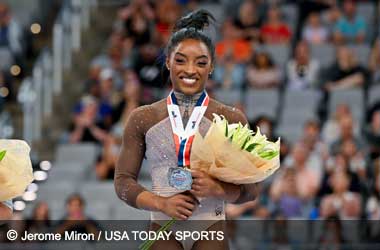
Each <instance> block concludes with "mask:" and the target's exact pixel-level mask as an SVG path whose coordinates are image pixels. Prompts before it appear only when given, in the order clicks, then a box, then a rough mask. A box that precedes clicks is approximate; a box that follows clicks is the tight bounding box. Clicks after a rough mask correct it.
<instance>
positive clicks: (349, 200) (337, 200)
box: [320, 172, 362, 219]
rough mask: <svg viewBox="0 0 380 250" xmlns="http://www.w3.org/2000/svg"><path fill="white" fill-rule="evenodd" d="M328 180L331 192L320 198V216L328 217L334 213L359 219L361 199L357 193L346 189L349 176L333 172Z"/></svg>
mask: <svg viewBox="0 0 380 250" xmlns="http://www.w3.org/2000/svg"><path fill="white" fill-rule="evenodd" d="M329 181H330V183H331V186H332V189H333V193H332V194H330V195H327V196H325V197H323V198H322V202H321V206H320V213H321V217H322V218H328V217H330V216H334V215H335V216H339V217H340V218H341V219H359V218H360V215H361V202H362V201H361V198H360V195H359V194H358V193H353V192H350V191H349V190H348V187H349V184H350V179H349V176H348V175H347V174H346V173H344V172H335V173H334V174H333V175H332V176H331V177H330V180H329Z"/></svg>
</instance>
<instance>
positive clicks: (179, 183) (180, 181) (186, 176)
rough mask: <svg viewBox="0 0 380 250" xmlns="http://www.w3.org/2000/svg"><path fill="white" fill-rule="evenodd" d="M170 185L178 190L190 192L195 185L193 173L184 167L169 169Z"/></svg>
mask: <svg viewBox="0 0 380 250" xmlns="http://www.w3.org/2000/svg"><path fill="white" fill-rule="evenodd" d="M168 179H169V185H170V186H171V187H175V188H176V189H178V190H183V191H185V190H190V189H191V184H193V178H192V177H191V172H190V171H189V170H187V169H185V168H183V167H176V168H169V172H168Z"/></svg>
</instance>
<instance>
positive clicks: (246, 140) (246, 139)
mask: <svg viewBox="0 0 380 250" xmlns="http://www.w3.org/2000/svg"><path fill="white" fill-rule="evenodd" d="M249 140H251V136H250V135H249V136H247V138H245V141H244V143H243V145H242V146H241V147H240V148H241V149H244V147H245V145H247V143H248V142H249Z"/></svg>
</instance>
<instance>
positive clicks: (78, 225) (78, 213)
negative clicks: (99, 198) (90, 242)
mask: <svg viewBox="0 0 380 250" xmlns="http://www.w3.org/2000/svg"><path fill="white" fill-rule="evenodd" d="M85 205H86V204H85V201H84V200H83V198H82V196H80V195H79V194H72V195H70V196H69V198H68V199H67V201H66V215H65V216H64V217H63V219H62V220H61V221H59V222H58V225H57V229H56V232H57V233H59V234H61V235H62V234H65V233H70V232H76V233H78V234H94V236H95V239H97V235H98V234H99V231H100V227H99V225H98V224H97V223H96V222H95V221H94V220H93V219H91V218H90V217H88V216H87V215H86V214H85V212H84V211H85Z"/></svg>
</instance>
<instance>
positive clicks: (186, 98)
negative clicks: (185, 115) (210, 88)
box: [174, 90, 203, 106]
mask: <svg viewBox="0 0 380 250" xmlns="http://www.w3.org/2000/svg"><path fill="white" fill-rule="evenodd" d="M202 93H203V91H201V92H199V93H196V94H193V95H186V94H184V93H182V92H178V91H176V90H174V95H175V97H177V101H178V104H179V105H180V106H183V105H185V104H187V105H190V106H195V104H196V103H197V101H198V99H199V97H201V95H202Z"/></svg>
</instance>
